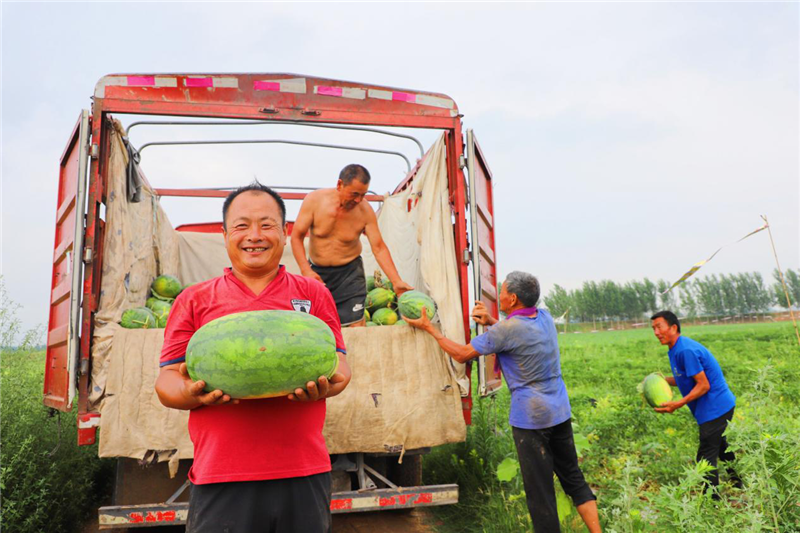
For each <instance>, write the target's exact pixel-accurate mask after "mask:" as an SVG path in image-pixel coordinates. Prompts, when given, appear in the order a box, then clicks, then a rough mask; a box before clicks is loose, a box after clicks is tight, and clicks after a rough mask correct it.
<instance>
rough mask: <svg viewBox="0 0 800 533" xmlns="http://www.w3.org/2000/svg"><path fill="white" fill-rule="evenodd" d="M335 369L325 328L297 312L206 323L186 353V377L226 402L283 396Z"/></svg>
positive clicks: (331, 341) (258, 313)
mask: <svg viewBox="0 0 800 533" xmlns="http://www.w3.org/2000/svg"><path fill="white" fill-rule="evenodd" d="M338 364H339V357H338V355H337V354H336V341H335V339H334V338H333V333H332V332H331V329H330V328H329V327H328V325H327V324H326V323H325V322H323V321H322V320H320V319H319V318H317V317H315V316H313V315H310V314H308V313H300V312H297V311H282V310H275V311H250V312H245V313H235V314H232V315H227V316H223V317H220V318H217V319H216V320H212V321H211V322H209V323H208V324H206V325H205V326H203V327H202V328H200V329H198V330H197V331H196V332H195V333H194V335H192V338H191V339H190V340H189V345H188V346H187V348H186V367H187V369H188V371H189V376H190V377H191V378H192V379H193V380H195V381H199V380H201V379H202V380H204V381H205V382H206V388H205V390H206V391H209V392H210V391H213V390H215V389H219V390H221V391H223V392H224V393H226V394H229V395H230V396H231V397H232V398H240V399H252V398H270V397H274V396H285V395H287V394H289V393H291V392H293V391H294V390H295V389H297V388H305V386H306V383H308V382H309V381H316V380H317V379H319V377H320V376H326V377H328V378H330V377H331V376H332V375H333V374H334V372H336V368H337V366H338Z"/></svg>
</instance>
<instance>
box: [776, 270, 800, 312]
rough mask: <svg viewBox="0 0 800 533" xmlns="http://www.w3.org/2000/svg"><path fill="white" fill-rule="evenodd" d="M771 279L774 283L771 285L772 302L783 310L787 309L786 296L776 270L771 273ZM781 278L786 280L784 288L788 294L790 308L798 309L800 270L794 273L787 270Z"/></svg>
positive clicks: (799, 302)
mask: <svg viewBox="0 0 800 533" xmlns="http://www.w3.org/2000/svg"><path fill="white" fill-rule="evenodd" d="M772 277H773V278H775V283H773V285H772V292H773V294H774V298H775V300H774V301H775V302H776V303H777V304H778V305H779V306H781V307H783V308H784V309H788V308H789V306H788V305H787V303H786V294H785V293H784V291H783V284H782V283H781V276H780V272H778V269H777V268H776V269H775V270H774V271H773V272H772ZM783 277H784V279H785V280H786V288H787V290H788V292H789V298H790V299H791V301H792V307H794V308H798V307H800V269H798V270H797V271H795V270H792V269H791V268H788V269H786V271H785V272H784V273H783Z"/></svg>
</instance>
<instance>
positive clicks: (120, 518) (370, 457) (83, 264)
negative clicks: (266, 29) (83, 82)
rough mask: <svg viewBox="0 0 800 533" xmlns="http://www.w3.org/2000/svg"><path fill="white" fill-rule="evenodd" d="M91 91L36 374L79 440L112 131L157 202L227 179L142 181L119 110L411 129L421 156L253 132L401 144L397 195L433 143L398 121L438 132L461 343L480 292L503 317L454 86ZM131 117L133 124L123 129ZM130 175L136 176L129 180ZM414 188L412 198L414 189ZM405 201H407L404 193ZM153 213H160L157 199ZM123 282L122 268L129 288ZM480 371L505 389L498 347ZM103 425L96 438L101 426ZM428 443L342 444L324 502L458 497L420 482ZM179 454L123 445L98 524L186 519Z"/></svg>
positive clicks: (301, 79) (230, 83)
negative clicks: (138, 453) (398, 446)
mask: <svg viewBox="0 0 800 533" xmlns="http://www.w3.org/2000/svg"><path fill="white" fill-rule="evenodd" d="M92 100H93V102H92V106H91V110H83V111H82V112H81V113H80V115H79V117H78V121H77V123H76V124H75V127H74V129H73V131H72V133H71V135H70V137H69V139H68V142H67V146H66V148H65V149H64V152H63V154H62V156H61V160H60V165H59V186H58V204H57V210H56V226H55V244H54V255H53V273H52V279H51V300H50V317H49V322H48V328H47V329H48V333H47V358H46V368H45V379H44V404H45V405H46V406H47V407H50V408H52V409H57V410H61V411H70V410H71V409H72V408H73V403H74V402H75V400H76V399H77V404H78V406H77V409H78V443H77V444H78V445H79V446H85V445H92V444H95V442H96V441H97V440H98V435H97V429H98V426H100V425H101V424H100V420H101V413H100V410H99V408H98V405H97V403H96V402H94V401H93V400H92V395H93V391H95V392H94V394H96V391H98V390H100V389H102V387H103V386H104V385H103V384H101V383H94V382H93V380H95V381H96V380H97V377H96V376H98V375H100V374H99V370H98V366H97V365H99V364H101V362H100V361H99V360H94V359H93V354H95V353H96V352H97V351H98V350H99V348H98V346H97V345H98V344H99V343H100V342H101V341H102V338H101V337H98V336H97V330H96V328H99V327H100V326H102V325H104V324H103V323H102V320H100V316H99V315H98V312H99V310H100V306H101V301H102V300H103V298H104V297H107V296H104V295H103V294H102V287H103V276H104V273H105V272H106V270H108V269H104V264H106V263H108V264H110V262H111V260H110V259H109V255H110V254H109V250H110V249H111V247H110V245H109V244H108V243H109V242H110V241H109V240H108V239H110V238H111V236H110V235H108V232H107V229H108V227H109V224H110V221H109V220H108V216H109V213H110V212H111V211H110V202H113V201H114V200H115V198H114V197H110V195H109V190H112V189H113V187H112V186H111V184H110V182H109V180H110V175H111V174H112V173H113V172H115V170H114V169H115V168H118V165H119V161H118V160H117V159H116V158H118V157H119V155H118V153H117V152H114V145H113V143H114V142H118V141H119V139H122V140H123V141H124V143H125V147H126V149H127V151H128V154H127V155H128V158H127V164H128V166H129V169H128V170H129V173H128V178H129V179H130V178H131V176H135V177H136V178H137V179H139V180H141V181H140V182H139V185H137V186H143V187H145V188H146V189H147V190H149V191H151V193H152V194H154V196H153V198H155V199H156V201H157V199H159V198H163V197H190V198H223V197H225V196H226V195H227V194H228V192H229V191H230V189H229V188H228V189H225V188H219V189H209V188H186V189H164V188H157V187H154V186H152V185H150V183H149V182H148V181H147V179H146V178H145V177H144V174H143V172H142V171H141V169H139V168H138V159H139V151H140V150H142V149H143V147H144V146H139V147H138V148H137V147H134V146H133V145H132V143H130V141H129V139H128V138H127V132H125V133H124V134H123V133H121V132H120V129H119V124H120V122H118V121H115V119H117V120H119V119H123V118H124V119H128V120H130V119H131V118H132V117H133V119H138V118H139V117H141V116H145V118H146V120H144V121H141V122H139V123H146V124H149V125H154V126H160V125H165V126H171V125H181V126H184V127H202V126H204V125H212V124H213V125H224V124H231V125H242V124H256V123H286V124H293V125H304V126H310V127H318V128H326V129H328V130H331V129H333V130H336V129H344V130H357V131H361V132H367V133H371V134H374V135H391V136H396V137H405V138H407V139H409V140H414V141H415V142H416V143H417V144H418V145H419V148H420V158H419V159H417V161H416V162H413V161H412V160H410V159H409V158H408V157H406V156H405V155H403V154H398V153H397V152H393V151H390V150H381V149H379V148H375V147H354V146H342V145H333V144H330V143H320V142H311V141H309V142H304V141H279V140H274V139H273V140H264V141H257V142H270V143H286V142H289V143H290V144H295V145H303V146H308V147H309V148H318V149H329V148H335V149H353V150H361V151H366V152H374V153H389V154H392V155H400V156H401V157H403V158H404V159H406V161H407V162H408V173H407V174H406V176H405V178H404V179H403V180H402V181H400V183H399V184H398V185H397V186H396V188H395V190H394V193H393V195H394V194H399V193H402V192H403V191H407V190H409V188H410V187H413V185H414V180H415V178H417V176H418V172H419V171H420V169H421V168H422V167H423V166H424V162H425V159H426V155H427V154H424V153H423V151H422V145H421V144H420V143H419V141H416V139H414V138H413V136H410V135H407V134H404V133H398V132H397V130H396V128H404V130H403V131H407V129H408V128H420V129H429V130H437V131H438V132H442V139H443V140H442V145H441V146H442V148H443V155H442V156H441V157H442V160H443V161H444V163H443V168H445V169H446V187H443V188H442V191H443V192H442V193H441V196H444V195H445V194H446V196H447V198H446V202H447V203H446V205H447V206H449V211H450V212H449V214H448V215H449V216H448V218H447V227H448V231H452V235H451V236H450V235H448V236H447V237H448V239H447V240H446V241H447V242H452V243H453V244H452V250H448V251H446V253H447V254H452V255H451V257H452V258H453V259H454V263H453V264H454V270H456V271H457V288H458V290H459V291H460V294H458V295H457V296H458V297H459V298H460V309H458V311H459V313H458V315H459V316H458V318H459V319H460V321H461V322H462V323H463V324H459V326H461V325H463V332H464V338H463V339H462V340H463V341H464V342H468V341H469V338H470V317H469V310H470V307H471V303H472V301H473V300H474V299H476V298H480V299H481V300H483V302H484V303H485V304H486V305H487V307H488V308H489V309H490V311H491V312H492V314H493V315H494V316H497V313H498V307H497V289H496V288H497V277H496V274H497V270H496V268H497V267H496V260H495V240H494V204H493V195H492V174H491V172H490V170H489V167H488V165H487V163H486V159H485V157H484V155H483V153H482V152H481V149H480V147H479V145H478V143H477V140H476V138H475V136H474V135H473V133H472V131H471V130H466V132H464V131H463V130H462V115H461V113H460V112H459V109H458V107H457V105H456V103H455V102H454V101H453V100H452V99H451V98H450V97H448V96H446V95H443V94H437V93H430V92H425V91H415V90H407V89H395V88H391V87H383V86H378V85H372V84H365V83H354V82H346V81H340V80H333V79H324V78H317V77H313V76H303V75H296V74H113V75H108V76H104V77H103V78H101V79H100V80H99V81H98V83H97V85H96V88H95V92H94V97H93V99H92ZM153 117H158V118H157V119H154V118H153ZM186 117H189V120H186ZM198 119H203V120H198ZM139 123H133V124H131V125H129V126H128V129H130V128H131V127H132V126H133V125H134V124H139ZM392 128H395V129H392ZM309 130H310V128H309ZM191 142H193V143H197V142H198V141H191ZM218 142H231V141H207V142H206V141H200V143H203V144H206V143H209V144H213V143H218ZM248 142H254V141H248ZM150 144H153V143H150ZM155 144H162V145H176V144H184V142H183V141H167V142H160V143H155ZM115 153H117V155H114V154H115ZM134 167H136V168H134ZM131 169H132V172H131ZM465 170H466V173H465ZM332 172H338V169H335V170H332ZM334 175H335V174H334ZM319 185H320V186H322V185H325V184H323V183H320V184H319ZM129 187H134V186H133V185H131V184H130V183H129ZM279 190H280V194H281V195H282V197H283V198H284V199H285V200H292V201H297V200H302V199H303V198H304V197H305V195H306V194H307V191H303V190H299V189H295V188H291V187H288V188H287V187H284V188H279ZM444 191H446V192H444ZM130 192H131V195H130V197H126V198H119V197H117V198H116V200H117V201H120V200H123V201H126V202H135V201H138V200H137V199H136V198H135V191H130ZM418 196H419V195H417V198H416V200H415V201H417V200H419V198H418ZM367 200H369V201H372V202H381V201H383V200H384V198H383V197H382V196H380V195H377V194H374V193H373V194H371V195H370V196H368V197H367ZM408 203H409V206H408V209H409V210H411V207H412V206H411V203H412V200H411V199H409V200H408ZM154 209H155V208H154ZM158 209H160V207H159V208H158ZM159 212H160V211H159ZM153 213H154V215H153V216H154V217H155V211H153ZM175 229H176V230H177V231H178V232H185V233H186V234H187V235H188V234H198V233H219V232H221V223H220V222H219V221H208V222H203V223H198V224H185V225H183V226H179V227H177V228H175ZM450 237H452V240H451V239H450ZM157 260H158V257H156V261H157ZM107 266H108V265H107ZM105 275H109V274H105ZM127 283H128V279H126V280H125V285H126V287H127ZM456 292H458V291H456ZM475 295H478V296H477V297H476V296H475ZM437 303H438V302H437ZM98 338H100V339H101V340H97V339H98ZM476 374H477V377H478V390H479V394H480V395H481V396H486V395H489V394H492V393H493V392H495V391H496V390H497V389H498V388H499V387H500V384H501V381H500V376H499V374H498V373H497V371H496V369H495V365H494V357H493V356H486V357H480V358H479V359H478V361H477V368H473V367H472V365H468V366H467V368H466V371H465V375H466V379H467V380H469V381H468V383H471V377H472V376H473V375H476ZM93 376H95V377H94V378H93ZM460 396H461V398H460V402H461V413H462V414H463V418H464V421H465V422H466V424H469V423H470V420H471V410H472V401H473V400H472V387H471V385H469V384H468V385H467V386H466V387H463V388H462V390H461V395H460ZM376 406H377V400H376ZM108 431H111V429H108ZM100 433H101V437H100V440H101V441H102V436H103V433H104V431H101V432H100ZM427 451H430V448H425V447H423V448H420V449H407V450H394V449H387V450H385V451H384V452H382V453H377V452H374V451H373V452H364V453H355V454H353V455H347V457H348V458H349V459H351V460H349V459H348V460H345V461H344V463H345V464H346V467H345V470H346V472H348V473H349V476H350V477H349V478H347V477H345V481H346V483H349V482H348V481H347V479H351V480H352V483H351V484H350V486H349V487H348V486H344V487H342V486H341V485H340V486H339V487H338V489H337V488H336V487H335V488H334V493H333V497H332V504H331V510H332V512H334V513H339V512H355V511H370V510H382V509H396V508H408V507H417V506H430V505H443V504H451V503H456V502H457V501H458V487H457V485H454V484H453V485H434V486H423V485H422V483H421V465H422V463H421V454H423V453H426V452H427ZM398 455H405V458H406V459H405V461H402V464H396V461H392V460H389V459H390V458H392V457H395V456H398ZM173 463H174V465H173V467H174V466H175V465H177V474H178V475H174V474H175V472H174V471H173V472H172V474H173V476H172V477H170V476H168V475H166V472H167V462H164V461H163V457H162V459H161V462H159V459H158V453H157V452H155V455H154V456H152V457H139V458H138V459H134V458H131V457H119V458H118V459H117V472H116V482H115V490H114V501H113V505H111V506H108V507H102V508H100V510H99V514H100V527H101V529H109V528H115V527H147V526H158V525H167V524H182V523H185V517H186V511H187V509H188V503H187V502H188V498H187V496H188V495H187V493H188V491H186V490H185V489H186V488H187V487H188V486H189V483H188V480H187V479H186V472H187V471H188V468H189V466H190V464H191V459H183V458H182V459H180V460H179V461H178V460H175V461H173ZM173 470H174V468H173ZM342 489H344V490H342Z"/></svg>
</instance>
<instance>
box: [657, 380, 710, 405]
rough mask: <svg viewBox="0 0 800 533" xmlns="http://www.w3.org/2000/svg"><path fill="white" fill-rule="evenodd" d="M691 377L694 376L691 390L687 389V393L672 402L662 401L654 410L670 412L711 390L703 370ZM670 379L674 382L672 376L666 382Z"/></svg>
mask: <svg viewBox="0 0 800 533" xmlns="http://www.w3.org/2000/svg"><path fill="white" fill-rule="evenodd" d="M692 377H693V378H694V387H692V390H691V391H689V394H687V395H686V396H684V397H683V398H681V399H680V400H677V401H674V402H664V403H662V404H661V406H660V407H656V408H655V410H656V411H657V412H659V413H671V412H673V411H675V410H677V409H680V408H681V407H683V406H684V405H686V404H687V403H689V402H691V401H693V400H696V399H698V398H699V397H700V396H702V395H704V394H705V393H707V392H708V391H709V390H711V385H710V384H709V383H708V377H706V373H705V371H702V372H700V373H699V374H695V375H694V376H692ZM670 379H671V380H672V383H673V384H674V383H675V378H674V377H670V378H667V383H669V381H670Z"/></svg>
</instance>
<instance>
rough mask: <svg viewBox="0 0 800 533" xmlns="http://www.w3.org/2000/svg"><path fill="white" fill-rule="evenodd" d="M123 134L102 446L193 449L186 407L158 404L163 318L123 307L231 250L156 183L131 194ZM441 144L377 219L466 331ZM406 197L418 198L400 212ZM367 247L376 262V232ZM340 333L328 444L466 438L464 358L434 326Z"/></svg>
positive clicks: (111, 238)
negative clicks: (180, 211)
mask: <svg viewBox="0 0 800 533" xmlns="http://www.w3.org/2000/svg"><path fill="white" fill-rule="evenodd" d="M120 135H121V130H118V131H116V132H115V134H114V135H113V136H112V154H111V165H110V168H109V170H110V172H109V190H108V194H109V206H108V208H107V219H106V220H107V223H106V240H105V246H106V249H105V259H104V265H103V280H102V291H101V300H100V309H99V311H98V313H97V315H96V322H95V345H94V347H93V353H92V356H93V370H92V383H93V395H92V400H93V402H94V403H95V404H96V405H99V410H100V412H101V428H102V429H101V432H102V435H101V439H100V455H101V456H103V457H132V458H136V459H140V460H141V459H144V458H149V459H151V460H159V461H160V460H167V459H171V460H172V461H173V462H175V461H177V459H178V458H186V457H191V456H192V447H191V442H190V441H189V439H188V433H187V430H186V422H185V421H186V418H187V416H188V413H185V412H178V411H174V410H170V409H166V408H164V407H163V406H161V404H160V403H159V401H158V398H157V397H156V395H155V391H154V389H153V386H154V381H155V377H156V375H157V372H158V357H159V354H160V350H161V344H162V342H163V330H152V331H141V330H125V329H122V328H121V327H120V326H119V325H118V324H117V322H118V321H119V319H120V317H121V314H122V312H123V311H124V310H125V309H128V308H130V307H135V306H140V305H143V304H144V303H145V300H146V299H147V296H148V289H149V285H150V283H151V281H152V279H153V278H155V277H156V276H157V275H158V274H172V275H177V276H178V278H179V279H180V280H181V281H182V282H183V283H186V284H188V283H196V282H198V281H203V280H206V279H210V278H212V277H215V276H219V275H221V274H222V269H223V268H225V267H226V266H229V265H230V261H229V259H228V256H227V253H226V251H225V246H224V241H223V238H222V236H221V235H220V234H205V233H189V232H176V231H174V230H173V228H172V226H171V225H170V223H169V220H168V219H167V217H166V214H165V213H164V212H163V210H162V209H161V207H160V205H159V203H158V201H157V198H156V197H155V195H154V193H153V191H152V190H150V189H149V188H148V187H146V186H145V187H144V188H143V189H142V201H141V202H139V203H128V202H127V201H125V200H124V199H125V198H126V196H125V195H124V193H125V187H126V178H125V168H126V166H127V163H128V161H127V152H126V150H125V149H124V146H123V143H122V141H121V137H120ZM443 146H444V144H443V141H442V140H440V141H439V142H438V143H436V144H435V145H434V146H433V147H432V148H431V150H430V151H429V152H428V154H426V160H425V161H424V163H423V165H422V167H421V169H420V171H419V173H418V175H417V177H416V179H415V183H416V181H417V180H419V185H418V186H415V187H412V188H410V189H408V190H407V191H404V192H403V193H400V194H399V195H397V196H396V197H394V196H393V197H388V198H387V199H386V201H385V202H384V206H383V208H382V209H381V212H380V214H379V225H380V226H381V230H382V233H383V236H384V239H385V241H386V242H387V244H388V246H389V249H390V250H391V251H392V254H393V257H394V258H395V261H396V263H397V265H398V268H399V269H400V273H401V276H402V277H403V278H404V279H406V280H409V281H410V282H411V283H412V284H413V285H415V287H417V288H419V289H421V290H423V291H425V292H428V293H429V294H430V295H431V296H432V297H433V298H434V300H435V301H436V302H437V306H438V308H439V313H438V316H439V317H441V319H442V320H441V328H442V330H443V332H444V333H445V334H446V335H447V336H448V337H450V338H453V339H454V340H458V341H460V342H463V339H464V334H463V322H462V319H461V301H460V296H459V295H460V291H459V287H458V283H457V270H456V265H455V254H454V253H453V251H452V250H453V245H452V239H453V237H452V226H451V222H450V210H449V205H448V203H447V182H446V172H445V171H444V164H445V162H444V148H443ZM442 187H443V188H444V189H442ZM112 195H113V196H112ZM439 197H440V198H439ZM409 198H411V199H412V200H413V201H412V205H413V206H414V207H413V208H412V209H411V210H410V211H409V210H407V209H406V212H405V213H403V209H402V206H403V205H408V202H407V200H408V199H409ZM112 199H113V200H112ZM120 200H122V201H120ZM403 233H405V236H404V235H402V234H403ZM142 236H145V238H142ZM146 236H151V237H152V238H147V237H146ZM364 259H365V263H366V264H367V265H375V264H374V258H373V257H372V255H371V252H370V249H369V245H368V243H367V245H366V246H365V247H364ZM370 261H372V263H370ZM282 262H283V264H284V265H286V268H287V270H288V271H289V272H292V273H299V269H298V268H297V264H296V262H295V260H294V258H293V256H292V254H291V249H290V247H289V246H288V243H287V246H286V248H285V249H284V254H283V259H282ZM373 269H374V268H373ZM368 272H369V270H368ZM343 333H344V338H345V343H346V346H347V349H348V361H349V362H350V365H351V367H352V368H353V373H354V375H353V380H352V381H351V384H350V386H349V387H348V388H347V389H346V390H345V392H344V393H343V394H341V395H340V396H339V397H336V398H332V399H331V400H330V402H329V403H328V413H329V415H328V419H327V422H326V428H325V438H326V442H327V444H328V447H329V449H330V451H331V453H342V452H350V451H362V452H380V451H387V450H394V451H402V450H407V449H413V448H419V447H426V446H435V445H439V444H444V443H448V442H457V441H461V440H463V439H464V438H465V425H464V420H463V417H462V414H461V401H460V396H461V394H463V393H464V391H465V383H466V379H465V377H464V370H463V365H453V364H452V363H451V361H452V360H451V359H450V358H449V357H448V356H447V355H446V354H444V352H442V350H441V349H440V348H439V346H438V345H437V344H436V342H435V341H434V340H433V339H432V338H431V337H430V336H429V335H427V334H424V333H421V332H417V331H415V330H413V329H412V328H410V327H396V328H390V327H381V328H369V330H368V329H366V328H358V329H355V330H353V329H345V331H344V332H343ZM173 450H174V451H173Z"/></svg>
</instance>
